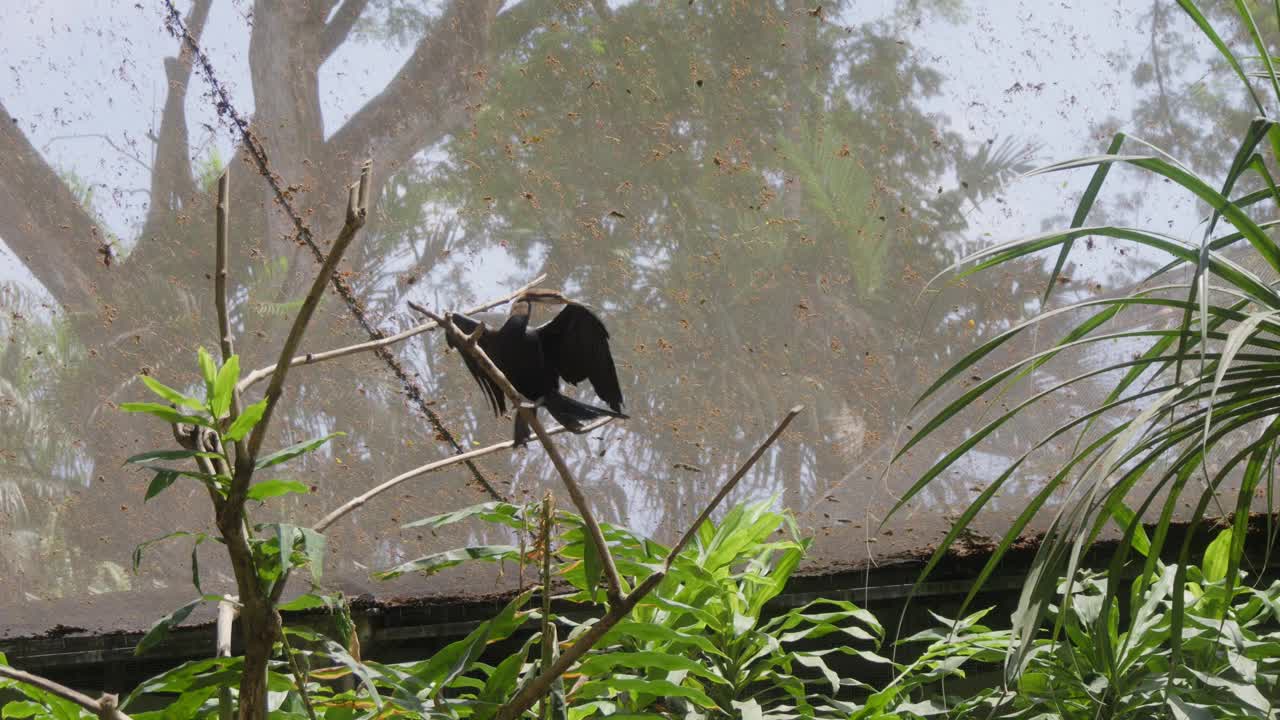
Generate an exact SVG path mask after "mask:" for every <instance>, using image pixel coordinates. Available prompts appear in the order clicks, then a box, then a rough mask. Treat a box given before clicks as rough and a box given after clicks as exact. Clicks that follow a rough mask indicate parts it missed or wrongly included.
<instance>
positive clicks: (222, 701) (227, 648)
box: [214, 597, 240, 720]
mask: <svg viewBox="0 0 1280 720" xmlns="http://www.w3.org/2000/svg"><path fill="white" fill-rule="evenodd" d="M235 600H236V598H235V597H227V598H223V599H221V600H219V601H218V625H217V631H218V635H217V638H216V640H215V645H214V649H215V652H216V653H217V656H218V657H220V658H224V657H225V658H229V657H231V628H232V626H233V625H234V624H235V621H236V614H237V613H239V612H240V609H239V608H238V607H237V606H236V603H235ZM235 713H236V708H235V704H234V702H233V701H232V698H231V686H230V685H225V684H224V685H223V686H222V687H219V688H218V717H219V719H220V720H231V719H232V718H234V717H235Z"/></svg>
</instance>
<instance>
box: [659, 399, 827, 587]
mask: <svg viewBox="0 0 1280 720" xmlns="http://www.w3.org/2000/svg"><path fill="white" fill-rule="evenodd" d="M802 410H804V406H803V405H796V406H795V407H793V408H791V409H790V410H788V411H787V416H786V417H784V418H782V422H780V423H778V427H776V428H774V430H773V433H772V434H770V435H769V437H767V438H765V441H764V442H763V443H761V444H760V447H758V448H756V451H755V452H753V453H751V456H750V457H748V458H747V461H746V462H745V463H743V464H742V467H740V468H738V471H737V472H735V473H734V474H733V476H732V477H730V478H729V481H728V482H726V483H725V484H724V487H722V488H720V492H718V493H716V496H715V497H714V498H712V499H711V503H710V504H708V505H707V507H706V508H704V509H703V511H702V512H701V513H700V514H699V515H698V519H697V520H694V521H693V524H692V525H690V526H689V529H688V530H686V531H685V533H684V536H683V537H681V538H680V542H678V543H676V544H675V546H674V547H672V548H671V552H670V553H668V555H667V561H666V563H665V564H664V565H663V567H666V568H670V567H671V563H672V562H673V561H674V560H675V558H676V556H677V555H679V554H680V552H681V551H682V550H684V546H685V545H688V544H689V541H690V540H692V539H693V537H694V536H695V535H697V534H698V528H700V527H702V523H704V522H706V521H707V518H709V517H711V513H713V512H715V509H716V507H718V506H719V505H720V503H721V501H723V500H724V498H725V496H726V495H728V494H729V493H730V491H732V490H733V489H734V488H735V487H737V485H738V481H739V480H741V479H742V476H743V475H746V474H747V471H748V470H750V469H751V466H752V465H755V464H756V461H758V460H759V459H760V456H761V455H764V452H765V451H766V450H768V449H769V446H770V445H772V444H773V442H774V441H775V440H777V439H778V436H779V435H781V434H782V432H783V431H784V430H786V429H787V426H788V425H790V424H791V421H792V420H795V419H796V416H797V415H799V414H800V412H801V411H802Z"/></svg>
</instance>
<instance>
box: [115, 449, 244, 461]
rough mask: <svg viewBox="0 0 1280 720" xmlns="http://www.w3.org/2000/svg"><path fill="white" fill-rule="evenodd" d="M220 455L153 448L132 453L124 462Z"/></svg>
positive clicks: (213, 457) (217, 455)
mask: <svg viewBox="0 0 1280 720" xmlns="http://www.w3.org/2000/svg"><path fill="white" fill-rule="evenodd" d="M220 457H222V456H221V455H219V454H218V453H211V452H200V451H198V450H152V451H150V452H144V453H138V454H137V455H131V456H130V457H129V458H128V459H126V460H125V461H124V463H123V464H125V465H135V464H140V463H147V462H151V461H152V460H189V459H191V458H209V459H210V460H213V459H216V458H220Z"/></svg>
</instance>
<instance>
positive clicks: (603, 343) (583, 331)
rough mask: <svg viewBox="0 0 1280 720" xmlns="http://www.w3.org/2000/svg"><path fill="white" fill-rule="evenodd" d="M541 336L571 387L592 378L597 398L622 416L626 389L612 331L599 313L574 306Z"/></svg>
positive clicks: (592, 385) (566, 308)
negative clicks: (611, 348)
mask: <svg viewBox="0 0 1280 720" xmlns="http://www.w3.org/2000/svg"><path fill="white" fill-rule="evenodd" d="M537 332H538V337H539V339H541V341H542V347H543V351H544V352H545V353H546V354H547V356H548V358H549V359H550V360H551V362H552V364H553V365H554V366H555V368H556V370H557V371H559V373H560V377H562V378H564V379H565V380H567V381H569V382H571V383H578V382H581V381H582V380H585V379H588V378H589V379H590V380H591V387H593V388H595V391H596V395H599V396H600V399H601V400H604V401H605V402H606V403H608V405H609V407H611V408H613V410H614V412H622V389H621V388H620V387H619V386H618V371H617V370H616V369H615V368H614V366H613V355H612V354H611V353H610V352H609V331H608V330H606V329H605V327H604V323H603V322H601V321H600V318H598V317H596V315H595V313H593V312H591V311H590V310H588V309H587V308H586V307H585V306H583V305H578V304H576V303H570V304H568V305H565V306H564V309H563V310H561V311H560V314H559V315H556V316H555V318H553V319H552V320H551V321H550V322H548V323H547V324H545V325H543V326H541V327H539V328H538V330H537Z"/></svg>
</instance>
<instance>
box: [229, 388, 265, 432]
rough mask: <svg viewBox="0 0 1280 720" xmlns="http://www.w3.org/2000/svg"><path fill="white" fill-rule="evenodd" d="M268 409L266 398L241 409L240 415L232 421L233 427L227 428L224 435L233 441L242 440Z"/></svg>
mask: <svg viewBox="0 0 1280 720" xmlns="http://www.w3.org/2000/svg"><path fill="white" fill-rule="evenodd" d="M266 411H267V399H266V398H263V399H261V400H259V401H258V402H256V403H254V404H252V405H250V406H249V407H247V408H245V409H243V410H241V411H240V416H239V417H237V418H236V419H235V422H233V423H231V427H229V428H227V432H226V434H224V435H223V437H225V438H226V439H227V440H230V441H231V442H240V441H241V440H243V439H244V437H245V436H246V435H248V434H249V431H250V430H252V429H253V428H254V426H255V425H257V424H258V423H259V422H260V421H261V420H262V414H263V413H264V412H266Z"/></svg>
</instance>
